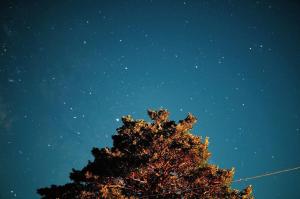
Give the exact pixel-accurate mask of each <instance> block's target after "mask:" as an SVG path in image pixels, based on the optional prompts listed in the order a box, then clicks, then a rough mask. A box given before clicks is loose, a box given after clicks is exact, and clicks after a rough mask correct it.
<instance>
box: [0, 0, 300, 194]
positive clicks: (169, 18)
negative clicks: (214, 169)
mask: <svg viewBox="0 0 300 199" xmlns="http://www.w3.org/2000/svg"><path fill="white" fill-rule="evenodd" d="M299 10H300V3H297V1H234V0H228V1H221V0H220V1H219V0H216V1H175V0H169V1H167V0H164V1H161V0H153V1H142V0H139V1H124V0H122V1H70V0H69V1H55V2H54V1H1V6H0V13H1V14H0V16H1V26H0V28H1V30H0V147H1V148H0V149H1V150H0V176H1V177H0V179H1V180H0V183H1V184H0V198H1V199H9V198H20V199H32V198H38V195H36V193H35V192H36V189H37V188H39V187H43V186H48V185H51V184H64V183H66V182H68V175H69V172H70V171H71V169H72V168H76V169H80V168H82V167H83V166H84V165H85V164H86V163H87V161H88V160H89V159H90V160H92V156H91V154H90V150H91V149H92V147H94V146H98V147H104V146H111V145H112V140H111V135H112V134H114V133H115V129H116V128H118V127H119V126H120V125H121V122H120V121H119V118H121V116H123V115H127V114H131V115H132V116H133V117H134V118H136V119H142V118H143V119H146V120H148V121H149V119H148V117H147V114H146V110H147V109H148V108H152V109H158V108H160V107H163V108H167V109H168V110H169V111H170V113H171V116H170V117H171V119H173V120H176V121H178V120H179V119H183V118H185V116H186V115H187V113H188V112H191V113H193V114H194V115H195V116H197V118H198V123H197V125H196V126H195V128H194V129H193V133H194V134H196V135H201V136H203V137H205V136H208V137H210V147H209V150H210V151H211V152H212V158H211V159H210V162H211V163H214V164H217V165H219V166H220V167H222V168H231V167H235V168H236V174H235V179H238V178H241V177H249V176H255V175H258V174H262V173H265V172H271V171H276V170H281V169H286V168H291V167H296V166H299V165H300V156H299V153H300V144H299V143H300V78H299V77H300V65H299V63H300V37H299V35H300V25H299V24H300V14H299V13H300V12H299ZM248 184H252V185H253V187H254V194H255V196H256V198H272V199H273V198H277V199H285V198H300V193H299V190H300V171H299V170H298V171H294V172H290V173H284V174H279V175H276V176H269V177H265V178H260V179H256V180H252V181H248V182H243V183H235V184H233V186H234V187H236V188H242V187H245V186H246V185H248Z"/></svg>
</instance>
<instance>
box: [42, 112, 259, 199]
mask: <svg viewBox="0 0 300 199" xmlns="http://www.w3.org/2000/svg"><path fill="white" fill-rule="evenodd" d="M148 115H149V117H150V118H151V120H152V122H151V123H149V122H146V121H144V120H134V119H133V118H132V117H131V116H130V115H128V116H124V117H122V121H123V125H122V126H121V127H119V128H118V129H117V133H116V135H113V136H112V139H113V146H112V147H111V148H107V147H106V148H100V149H99V148H93V149H92V154H93V156H94V161H92V162H91V161H89V162H88V164H87V165H86V166H85V167H84V168H83V169H81V170H75V169H72V172H71V173H70V179H71V180H72V182H70V183H68V184H65V185H52V186H51V187H46V188H40V189H38V193H39V194H40V195H41V197H42V198H43V199H52V198H59V199H69V198H75V199H76V198H80V199H98V198H120V199H134V198H185V199H192V198H203V199H216V198H228V199H239V198H242V199H253V195H252V188H251V186H248V187H246V188H245V189H244V190H242V191H239V190H236V189H233V188H231V187H230V186H231V183H232V179H233V175H234V169H221V168H218V166H216V165H213V164H209V163H208V159H209V157H210V155H211V154H210V153H209V151H208V143H209V142H208V138H205V139H202V138H201V137H198V136H194V135H192V134H191V132H190V130H191V129H192V127H193V125H194V124H195V123H196V121H197V119H196V117H195V116H193V115H192V114H188V116H187V117H186V118H185V119H184V120H180V121H179V122H178V123H176V122H175V121H170V120H169V119H168V116H169V112H168V111H167V110H165V109H160V110H157V111H154V110H148Z"/></svg>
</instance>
